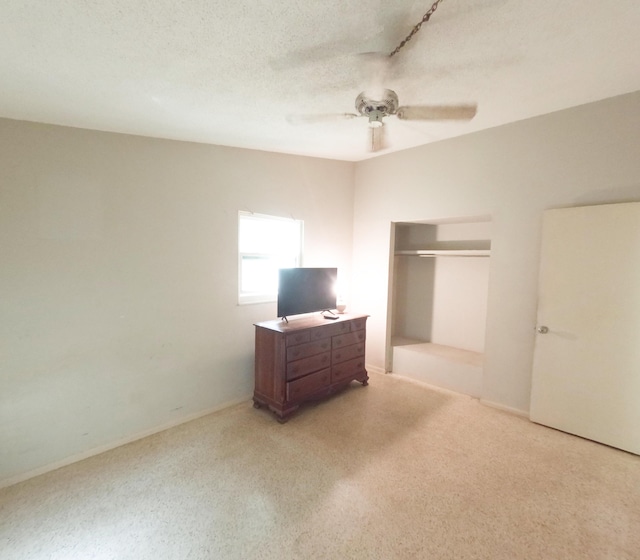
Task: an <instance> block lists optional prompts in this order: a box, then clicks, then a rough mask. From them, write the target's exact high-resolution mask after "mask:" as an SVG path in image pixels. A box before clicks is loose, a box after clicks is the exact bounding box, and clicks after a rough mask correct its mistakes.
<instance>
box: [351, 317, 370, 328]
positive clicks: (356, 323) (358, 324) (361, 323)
mask: <svg viewBox="0 0 640 560" xmlns="http://www.w3.org/2000/svg"><path fill="white" fill-rule="evenodd" d="M349 324H350V325H351V331H361V330H363V329H364V327H365V326H366V324H367V318H366V317H362V319H354V320H353V321H351V322H350V323H349Z"/></svg>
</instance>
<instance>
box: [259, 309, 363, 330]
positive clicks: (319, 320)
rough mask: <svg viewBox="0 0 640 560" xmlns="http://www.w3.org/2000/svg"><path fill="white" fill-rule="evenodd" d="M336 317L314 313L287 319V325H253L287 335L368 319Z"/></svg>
mask: <svg viewBox="0 0 640 560" xmlns="http://www.w3.org/2000/svg"><path fill="white" fill-rule="evenodd" d="M336 316H337V317H338V318H337V319H334V320H331V319H325V318H324V315H321V314H320V313H314V314H313V315H305V316H303V317H298V318H293V319H289V322H288V323H287V322H286V321H283V320H282V319H274V320H272V321H262V322H261V323H255V326H256V327H261V328H263V329H269V330H272V331H276V332H281V333H288V332H293V331H298V330H301V329H311V328H314V327H322V326H325V325H335V324H336V323H344V322H345V321H352V320H354V319H361V318H363V317H369V315H365V314H357V313H341V314H338V315H336Z"/></svg>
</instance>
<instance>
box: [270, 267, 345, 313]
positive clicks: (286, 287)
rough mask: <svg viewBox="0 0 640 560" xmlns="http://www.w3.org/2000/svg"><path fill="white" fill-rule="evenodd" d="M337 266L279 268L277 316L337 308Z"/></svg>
mask: <svg viewBox="0 0 640 560" xmlns="http://www.w3.org/2000/svg"><path fill="white" fill-rule="evenodd" d="M337 279H338V269H337V268H281V269H280V271H279V278H278V280H279V282H278V317H288V316H290V315H298V314H300V313H312V312H313V311H323V310H325V309H335V308H336V281H337Z"/></svg>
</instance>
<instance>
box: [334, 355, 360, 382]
mask: <svg viewBox="0 0 640 560" xmlns="http://www.w3.org/2000/svg"><path fill="white" fill-rule="evenodd" d="M363 371H364V356H361V357H359V358H355V359H353V360H347V361H346V362H342V363H341V364H336V365H334V366H333V367H332V368H331V382H332V383H335V382H337V381H343V380H345V379H348V378H349V377H357V376H358V375H359V374H361V373H362V372H363Z"/></svg>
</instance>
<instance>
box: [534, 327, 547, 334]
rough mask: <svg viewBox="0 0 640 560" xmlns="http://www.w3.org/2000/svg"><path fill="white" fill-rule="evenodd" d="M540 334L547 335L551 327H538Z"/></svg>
mask: <svg viewBox="0 0 640 560" xmlns="http://www.w3.org/2000/svg"><path fill="white" fill-rule="evenodd" d="M536 330H537V331H538V332H539V333H540V334H547V333H548V332H549V327H545V326H544V325H542V326H540V327H538V328H537V329H536Z"/></svg>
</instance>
